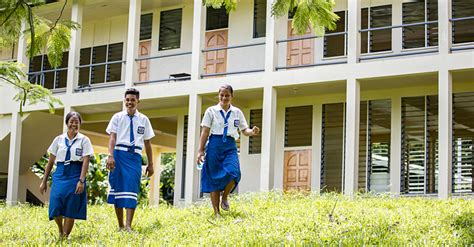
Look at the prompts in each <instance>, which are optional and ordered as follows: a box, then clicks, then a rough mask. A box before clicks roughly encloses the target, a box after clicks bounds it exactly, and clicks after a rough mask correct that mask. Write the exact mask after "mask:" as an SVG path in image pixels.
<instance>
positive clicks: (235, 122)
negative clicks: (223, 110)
mask: <svg viewBox="0 0 474 247" xmlns="http://www.w3.org/2000/svg"><path fill="white" fill-rule="evenodd" d="M239 124H240V121H239V120H238V119H234V127H239Z"/></svg>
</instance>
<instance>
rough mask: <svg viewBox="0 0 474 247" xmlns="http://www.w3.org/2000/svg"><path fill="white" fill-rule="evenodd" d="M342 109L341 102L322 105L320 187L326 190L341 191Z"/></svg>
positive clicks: (342, 156) (342, 160) (342, 151)
mask: <svg viewBox="0 0 474 247" xmlns="http://www.w3.org/2000/svg"><path fill="white" fill-rule="evenodd" d="M344 111H345V107H344V104H343V103H337V104H324V105H323V120H322V133H321V188H323V189H324V190H326V191H338V192H341V191H342V173H343V164H344V142H345V135H344V122H345V116H344Z"/></svg>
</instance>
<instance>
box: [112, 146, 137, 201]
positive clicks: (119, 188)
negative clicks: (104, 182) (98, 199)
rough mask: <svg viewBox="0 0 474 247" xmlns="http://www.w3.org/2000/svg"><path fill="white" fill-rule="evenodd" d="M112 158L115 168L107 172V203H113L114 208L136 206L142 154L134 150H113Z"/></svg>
mask: <svg viewBox="0 0 474 247" xmlns="http://www.w3.org/2000/svg"><path fill="white" fill-rule="evenodd" d="M114 159H115V169H113V170H112V171H110V173H109V184H110V191H109V195H108V196H107V203H109V204H114V205H115V207H116V208H136V207H137V200H138V192H139V191H140V179H141V177H142V156H141V155H140V154H138V153H135V152H127V151H122V150H114Z"/></svg>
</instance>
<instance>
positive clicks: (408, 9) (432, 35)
mask: <svg viewBox="0 0 474 247" xmlns="http://www.w3.org/2000/svg"><path fill="white" fill-rule="evenodd" d="M436 20H438V3H437V1H434V0H417V1H412V2H407V3H403V24H410V23H420V22H426V21H436ZM402 30H403V48H404V49H409V48H418V47H428V46H436V45H438V24H436V23H434V24H429V25H417V26H410V27H404V28H403V29H402Z"/></svg>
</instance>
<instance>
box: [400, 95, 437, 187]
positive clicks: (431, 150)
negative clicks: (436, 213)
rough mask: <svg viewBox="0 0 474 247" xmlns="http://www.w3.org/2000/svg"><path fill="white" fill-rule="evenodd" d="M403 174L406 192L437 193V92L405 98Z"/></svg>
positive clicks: (403, 107) (402, 184) (403, 185)
mask: <svg viewBox="0 0 474 247" xmlns="http://www.w3.org/2000/svg"><path fill="white" fill-rule="evenodd" d="M401 176H402V177H401V186H402V188H401V191H402V193H408V194H430V193H437V188H438V97H437V96H425V97H408V98H402V171H401Z"/></svg>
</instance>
